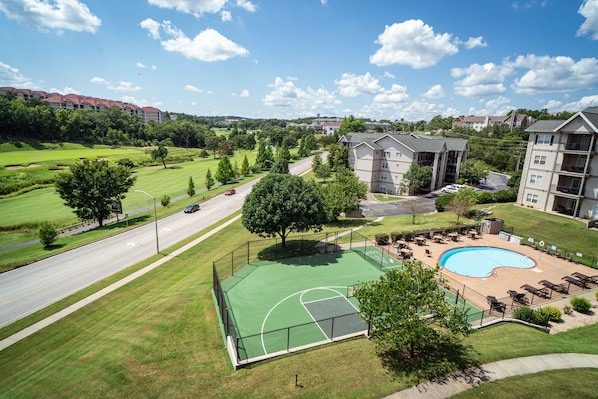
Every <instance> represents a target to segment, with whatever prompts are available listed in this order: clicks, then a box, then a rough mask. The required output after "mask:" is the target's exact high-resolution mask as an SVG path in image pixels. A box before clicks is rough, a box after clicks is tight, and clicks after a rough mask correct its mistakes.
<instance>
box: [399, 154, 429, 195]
mask: <svg viewBox="0 0 598 399" xmlns="http://www.w3.org/2000/svg"><path fill="white" fill-rule="evenodd" d="M430 183H432V168H431V167H429V166H419V165H418V164H416V163H415V162H413V163H412V164H411V165H410V166H409V169H408V170H407V172H405V174H404V175H403V180H401V192H402V193H406V194H408V195H413V194H416V193H417V192H418V191H419V190H421V189H422V188H426V187H429V186H430Z"/></svg>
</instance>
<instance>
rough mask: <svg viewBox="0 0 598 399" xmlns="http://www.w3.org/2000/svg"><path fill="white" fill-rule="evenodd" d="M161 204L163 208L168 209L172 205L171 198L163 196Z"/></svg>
mask: <svg viewBox="0 0 598 399" xmlns="http://www.w3.org/2000/svg"><path fill="white" fill-rule="evenodd" d="M160 203H161V204H162V206H163V207H167V206H168V205H170V197H169V196H168V195H165V196H163V197H162V198H160Z"/></svg>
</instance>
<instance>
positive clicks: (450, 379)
mask: <svg viewBox="0 0 598 399" xmlns="http://www.w3.org/2000/svg"><path fill="white" fill-rule="evenodd" d="M582 367H586V368H598V355H586V354H581V353H558V354H551V355H541V356H530V357H520V358H516V359H509V360H501V361H498V362H494V363H488V364H484V365H482V366H479V367H475V368H471V369H468V370H466V371H464V372H459V373H453V374H449V375H447V376H444V377H441V378H438V379H436V380H433V381H428V382H425V383H423V384H419V385H416V386H414V387H411V388H409V389H405V390H403V391H400V392H397V393H394V394H392V395H390V396H387V397H386V399H441V398H448V397H451V396H453V395H456V394H458V393H459V392H463V391H465V390H467V389H469V388H474V387H477V386H479V385H481V384H483V383H485V382H491V381H496V380H500V379H503V378H508V377H515V376H518V375H524V374H532V373H538V372H540V371H546V370H559V369H572V368H582Z"/></svg>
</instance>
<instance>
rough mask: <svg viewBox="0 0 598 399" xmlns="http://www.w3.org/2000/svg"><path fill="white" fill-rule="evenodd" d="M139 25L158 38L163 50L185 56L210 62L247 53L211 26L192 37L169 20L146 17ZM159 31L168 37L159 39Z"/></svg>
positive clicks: (247, 52)
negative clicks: (161, 20) (159, 21)
mask: <svg viewBox="0 0 598 399" xmlns="http://www.w3.org/2000/svg"><path fill="white" fill-rule="evenodd" d="M141 27H142V28H144V29H147V30H148V32H149V34H150V36H151V37H152V38H154V39H156V40H160V44H161V45H162V48H164V50H166V51H172V52H176V53H181V54H183V55H184V56H185V57H187V58H191V59H196V60H200V61H206V62H212V61H224V60H227V59H229V58H232V57H237V56H246V55H248V54H249V51H248V50H247V49H245V48H243V47H242V46H239V45H238V44H236V43H235V42H233V41H232V40H230V39H228V38H226V37H224V36H222V35H221V34H220V33H219V32H218V31H216V30H214V29H212V28H207V29H206V30H204V31H202V32H200V33H199V34H198V35H197V36H195V37H194V38H189V37H187V35H185V33H184V32H183V31H182V30H180V29H178V28H177V27H176V26H174V25H173V24H172V23H171V22H170V21H163V22H162V23H157V22H156V21H153V20H151V19H146V20H145V21H143V22H142V23H141ZM160 31H162V32H163V34H164V35H165V36H166V37H169V38H168V39H164V40H162V39H160V38H161V35H160Z"/></svg>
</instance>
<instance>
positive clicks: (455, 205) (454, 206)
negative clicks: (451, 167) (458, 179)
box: [446, 187, 476, 223]
mask: <svg viewBox="0 0 598 399" xmlns="http://www.w3.org/2000/svg"><path fill="white" fill-rule="evenodd" d="M475 203H476V193H475V191H474V189H473V188H471V187H466V188H462V189H460V190H459V191H457V192H456V193H455V195H454V197H453V199H452V201H451V202H450V203H449V204H448V205H447V206H446V209H447V210H448V211H451V212H455V213H456V214H457V223H459V219H460V218H461V216H467V215H468V214H469V211H470V210H471V207H472V206H473V205H475Z"/></svg>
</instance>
